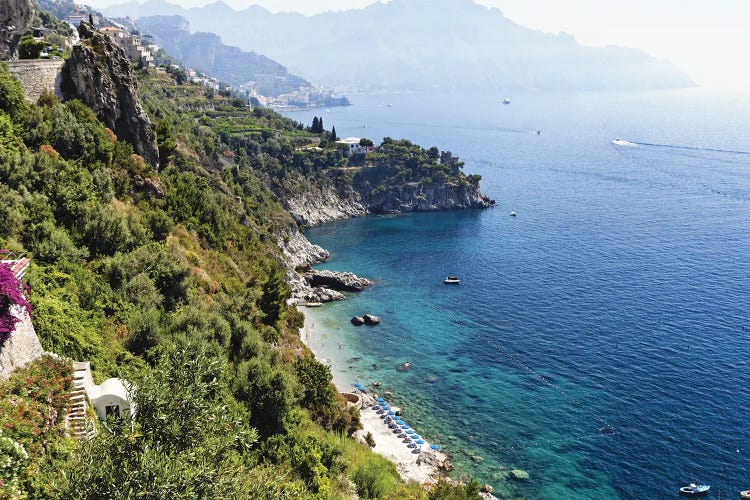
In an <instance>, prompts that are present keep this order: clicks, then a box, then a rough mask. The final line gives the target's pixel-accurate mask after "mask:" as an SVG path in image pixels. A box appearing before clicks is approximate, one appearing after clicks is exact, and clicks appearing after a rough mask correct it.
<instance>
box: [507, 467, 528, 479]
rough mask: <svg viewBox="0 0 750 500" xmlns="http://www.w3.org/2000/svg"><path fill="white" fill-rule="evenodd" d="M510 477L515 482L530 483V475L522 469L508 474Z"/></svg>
mask: <svg viewBox="0 0 750 500" xmlns="http://www.w3.org/2000/svg"><path fill="white" fill-rule="evenodd" d="M508 477H509V478H511V479H513V480H515V481H528V480H529V473H528V472H526V471H525V470H522V469H513V470H511V471H510V473H509V474H508Z"/></svg>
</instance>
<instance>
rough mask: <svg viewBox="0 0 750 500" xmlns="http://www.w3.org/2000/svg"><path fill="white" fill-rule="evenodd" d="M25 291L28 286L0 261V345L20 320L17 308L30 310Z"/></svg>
mask: <svg viewBox="0 0 750 500" xmlns="http://www.w3.org/2000/svg"><path fill="white" fill-rule="evenodd" d="M26 291H28V287H26V286H25V285H24V284H23V283H21V281H20V280H19V279H18V278H16V275H15V274H13V271H11V268H10V266H9V265H8V264H6V263H0V346H2V345H3V344H4V343H5V341H6V340H8V338H10V334H11V333H12V332H13V330H15V329H16V323H18V322H19V321H21V319H20V318H19V314H18V312H19V309H26V310H27V311H31V304H29V301H28V300H26V295H25V293H24V292H26Z"/></svg>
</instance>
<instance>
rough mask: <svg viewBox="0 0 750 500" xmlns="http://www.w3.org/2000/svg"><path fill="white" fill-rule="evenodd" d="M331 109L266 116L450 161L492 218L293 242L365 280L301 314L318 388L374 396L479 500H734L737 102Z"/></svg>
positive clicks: (372, 227) (453, 216)
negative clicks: (475, 484)
mask: <svg viewBox="0 0 750 500" xmlns="http://www.w3.org/2000/svg"><path fill="white" fill-rule="evenodd" d="M348 97H349V99H350V101H351V102H352V106H350V107H346V108H330V109H317V110H312V111H304V112H295V113H287V116H290V117H291V118H293V119H295V120H298V121H301V122H303V123H306V124H309V123H311V122H312V118H313V116H322V117H323V122H324V126H325V127H326V128H327V129H330V127H331V126H335V127H336V131H337V134H338V135H339V137H367V138H370V139H372V140H373V141H375V142H376V143H379V142H380V141H381V140H382V139H383V137H392V138H408V139H409V140H411V141H413V142H415V143H417V144H420V145H422V146H423V147H425V148H429V147H431V146H438V147H439V148H440V149H441V150H450V151H451V152H453V153H454V154H456V155H458V156H460V159H461V161H463V162H464V163H465V166H464V167H463V170H464V172H466V173H467V174H480V175H481V176H482V181H481V187H482V191H483V192H484V193H485V194H487V195H488V196H490V197H491V198H493V199H494V200H496V202H497V205H496V206H495V207H494V208H491V209H486V210H456V211H443V212H430V213H410V214H403V215H373V216H367V217H362V218H355V219H349V220H343V221H336V222H331V223H328V224H324V225H321V226H319V227H315V228H312V229H309V230H307V236H308V238H309V239H310V240H311V241H313V242H314V243H316V244H319V245H321V246H323V247H325V248H326V249H328V250H329V251H330V252H331V258H330V260H329V261H328V262H326V263H323V264H320V265H318V266H317V267H319V268H323V269H333V270H337V271H352V272H354V273H356V274H358V275H360V276H364V277H367V278H369V279H371V280H373V281H374V285H373V286H372V287H370V288H369V289H367V290H365V291H363V292H361V293H352V294H349V295H348V297H347V300H345V301H342V302H338V303H333V304H326V305H324V306H323V307H320V308H314V309H313V308H309V309H307V310H306V314H307V315H308V316H309V317H310V320H311V321H312V322H313V323H314V329H315V335H314V338H313V339H312V348H313V350H314V351H315V352H316V354H317V356H318V357H319V358H321V359H323V360H325V362H326V363H329V364H330V366H331V370H332V373H333V376H334V379H335V380H336V382H337V383H338V384H339V385H342V386H351V384H353V383H362V384H364V385H365V386H367V387H368V390H370V391H373V390H375V391H377V392H378V393H379V394H381V395H383V394H386V395H387V398H388V400H389V401H390V402H393V403H394V404H396V405H398V406H400V407H402V408H403V412H404V420H405V421H406V422H408V423H409V424H411V425H412V426H413V427H414V428H416V429H417V431H418V432H419V433H421V434H422V435H423V436H425V438H427V439H428V440H429V441H430V442H434V443H438V444H440V445H441V446H442V449H443V450H444V451H446V452H447V453H448V454H449V455H450V456H451V460H452V462H453V464H454V465H455V466H456V472H455V475H456V476H457V477H464V478H468V477H472V478H474V479H476V480H477V481H479V482H480V483H488V484H490V485H492V486H493V487H494V490H495V495H496V496H498V497H500V498H544V499H546V498H549V499H567V498H572V499H579V498H580V499H612V498H638V499H640V498H644V499H658V498H676V497H677V496H678V489H679V487H680V486H683V485H686V484H688V483H691V482H695V483H703V484H708V485H711V491H710V493H709V498H718V497H719V496H723V497H724V498H738V492H739V491H740V490H745V489H750V99H747V97H743V96H738V95H735V94H731V93H719V92H712V91H709V90H706V89H700V88H696V89H686V90H677V91H653V92H620V93H611V92H602V93H596V92H587V93H569V94H537V93H524V94H514V95H477V94H472V95H468V94H462V93H458V92H456V93H443V94H353V95H349V96H348ZM504 98H508V99H509V100H510V101H511V102H510V104H503V99H504ZM511 212H515V213H516V214H517V215H516V216H515V217H513V216H510V213H511ZM447 275H456V276H458V277H459V278H460V280H461V284H460V285H457V286H456V285H452V286H451V285H445V284H443V279H444V278H445V277H446V276H447ZM363 313H372V314H376V315H378V316H380V317H381V318H382V323H381V324H380V325H379V326H375V327H368V326H360V327H356V326H353V325H352V324H350V321H349V320H350V318H351V317H352V316H355V315H357V316H359V315H362V314H363ZM404 362H409V363H411V368H410V369H409V370H408V371H399V370H398V367H399V365H400V364H401V363H404ZM376 382H379V383H380V384H381V385H380V387H379V388H377V389H376V388H375V387H374V386H373V384H374V383H376ZM513 469H521V470H523V471H526V472H527V473H528V474H529V479H528V480H526V481H516V480H511V479H509V478H508V476H509V471H511V470H513Z"/></svg>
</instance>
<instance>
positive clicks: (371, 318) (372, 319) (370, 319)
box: [362, 314, 380, 326]
mask: <svg viewBox="0 0 750 500" xmlns="http://www.w3.org/2000/svg"><path fill="white" fill-rule="evenodd" d="M362 317H363V318H364V320H365V324H367V325H370V326H375V325H379V324H380V316H375V315H372V314H365V315H364V316H362Z"/></svg>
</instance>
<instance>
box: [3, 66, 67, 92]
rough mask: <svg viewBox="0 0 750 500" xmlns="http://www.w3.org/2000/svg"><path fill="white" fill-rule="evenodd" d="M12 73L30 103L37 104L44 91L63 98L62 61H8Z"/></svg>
mask: <svg viewBox="0 0 750 500" xmlns="http://www.w3.org/2000/svg"><path fill="white" fill-rule="evenodd" d="M7 64H8V69H9V71H10V73H11V74H12V75H13V76H15V77H16V78H18V79H19V80H20V81H21V85H23V94H24V96H25V97H26V99H27V100H28V101H30V102H37V101H38V100H39V96H40V95H42V92H44V90H48V91H50V92H53V93H54V94H55V95H56V96H57V97H58V98H59V99H61V98H62V89H61V83H62V68H63V65H64V64H65V61H64V60H62V59H31V60H20V61H7Z"/></svg>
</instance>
